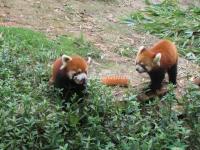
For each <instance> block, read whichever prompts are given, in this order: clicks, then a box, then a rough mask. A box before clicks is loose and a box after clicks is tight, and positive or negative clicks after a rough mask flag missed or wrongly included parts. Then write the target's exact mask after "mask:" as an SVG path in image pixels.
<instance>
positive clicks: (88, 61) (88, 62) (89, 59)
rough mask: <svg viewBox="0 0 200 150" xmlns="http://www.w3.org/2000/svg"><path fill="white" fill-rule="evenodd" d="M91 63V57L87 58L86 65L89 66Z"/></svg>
mask: <svg viewBox="0 0 200 150" xmlns="http://www.w3.org/2000/svg"><path fill="white" fill-rule="evenodd" d="M91 62H92V58H91V57H88V58H87V64H88V65H90V64H91Z"/></svg>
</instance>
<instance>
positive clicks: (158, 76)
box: [148, 64, 177, 91]
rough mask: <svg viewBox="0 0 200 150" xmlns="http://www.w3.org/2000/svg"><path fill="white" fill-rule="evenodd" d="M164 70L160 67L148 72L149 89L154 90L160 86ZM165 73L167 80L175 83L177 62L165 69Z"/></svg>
mask: <svg viewBox="0 0 200 150" xmlns="http://www.w3.org/2000/svg"><path fill="white" fill-rule="evenodd" d="M165 73H166V71H165V70H164V69H162V68H160V69H157V70H153V71H151V72H149V73H148V74H149V76H150V79H151V83H150V89H151V90H153V91H155V90H157V89H160V88H161V86H162V81H163V79H164V77H165ZM167 74H168V77H169V82H170V83H172V84H174V85H176V76H177V64H175V65H173V66H172V67H171V68H169V69H168V70H167Z"/></svg>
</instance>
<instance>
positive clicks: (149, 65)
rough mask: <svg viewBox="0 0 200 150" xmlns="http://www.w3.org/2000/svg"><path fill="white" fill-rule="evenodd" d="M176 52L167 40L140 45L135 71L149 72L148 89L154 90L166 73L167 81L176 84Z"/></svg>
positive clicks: (158, 86) (174, 47) (159, 86)
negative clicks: (150, 44) (148, 45)
mask: <svg viewBox="0 0 200 150" xmlns="http://www.w3.org/2000/svg"><path fill="white" fill-rule="evenodd" d="M177 63H178V53H177V49H176V46H175V45H174V44H173V43H172V42H171V41H169V40H160V41H159V42H157V43H156V44H155V45H154V46H153V47H151V48H145V47H141V48H140V49H139V51H138V53H137V56H136V71H138V72H139V73H143V72H146V73H148V74H149V76H150V79H151V83H150V89H151V90H152V91H156V90H157V89H160V88H161V83H162V81H163V79H164V77H165V73H166V72H167V73H168V76H169V82H171V83H173V84H174V85H175V84H176V76H177Z"/></svg>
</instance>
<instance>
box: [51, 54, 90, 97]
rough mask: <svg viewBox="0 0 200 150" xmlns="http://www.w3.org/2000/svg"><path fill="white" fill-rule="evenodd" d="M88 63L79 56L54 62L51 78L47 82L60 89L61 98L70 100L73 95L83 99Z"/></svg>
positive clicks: (63, 57)
mask: <svg viewBox="0 0 200 150" xmlns="http://www.w3.org/2000/svg"><path fill="white" fill-rule="evenodd" d="M90 61H91V59H90V58H89V59H88V61H86V60H85V59H83V58H82V57H80V56H71V57H70V56H67V55H62V57H60V58H58V59H57V60H55V62H54V63H53V67H52V76H51V78H50V80H49V82H50V84H53V85H54V86H55V87H56V88H59V89H62V97H63V98H64V99H68V98H70V97H71V96H72V95H73V94H75V93H76V94H77V95H78V96H80V97H83V96H84V94H85V92H86V84H87V72H88V64H89V63H90Z"/></svg>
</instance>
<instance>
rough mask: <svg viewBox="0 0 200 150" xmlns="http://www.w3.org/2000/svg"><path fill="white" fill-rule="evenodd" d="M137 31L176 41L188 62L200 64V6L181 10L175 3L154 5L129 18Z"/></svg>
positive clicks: (128, 20) (168, 2) (165, 2)
mask: <svg viewBox="0 0 200 150" xmlns="http://www.w3.org/2000/svg"><path fill="white" fill-rule="evenodd" d="M125 22H126V23H128V24H129V25H133V27H134V30H138V31H143V32H144V31H145V32H149V33H151V34H154V35H156V36H158V37H160V38H167V39H171V40H172V41H174V42H175V43H176V44H177V45H178V48H179V52H180V53H181V54H182V55H183V56H185V57H186V58H187V59H190V60H193V61H195V62H198V63H200V7H198V6H190V7H188V8H185V9H183V8H180V5H179V4H178V3H177V2H175V1H171V0H165V1H164V2H163V3H159V4H151V3H149V5H148V6H147V7H146V8H145V9H144V10H143V11H136V12H134V13H132V14H131V16H130V17H129V18H127V19H125Z"/></svg>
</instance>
